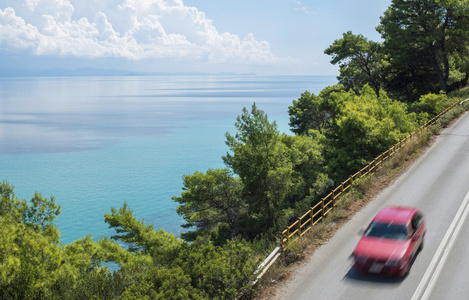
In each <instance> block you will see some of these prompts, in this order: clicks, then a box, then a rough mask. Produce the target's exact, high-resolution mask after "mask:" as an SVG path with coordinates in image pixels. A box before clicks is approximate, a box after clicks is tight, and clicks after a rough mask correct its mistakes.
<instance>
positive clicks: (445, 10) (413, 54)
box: [377, 0, 469, 98]
mask: <svg viewBox="0 0 469 300" xmlns="http://www.w3.org/2000/svg"><path fill="white" fill-rule="evenodd" d="M377 30H378V32H379V33H380V34H381V36H382V38H383V39H384V48H385V52H386V53H387V54H388V55H389V59H390V61H391V63H392V71H391V73H393V78H392V79H390V81H391V86H392V85H394V86H396V85H399V84H401V85H402V84H403V83H405V84H406V86H407V90H408V91H411V92H413V93H414V94H415V93H417V97H418V96H420V95H422V94H426V93H428V92H439V90H442V91H444V92H448V91H450V89H449V86H448V82H450V81H451V78H450V75H451V74H454V75H455V76H459V78H462V81H464V82H465V83H467V78H468V76H467V72H468V71H469V70H468V69H467V65H463V64H460V63H461V60H459V59H458V57H459V56H467V50H468V45H469V43H468V42H469V3H468V2H467V1H465V0H439V1H435V0H393V1H392V4H391V6H390V7H389V8H388V10H386V12H385V13H384V16H383V17H381V22H380V25H379V26H378V27H377ZM456 71H457V72H456ZM461 72H462V73H465V75H464V76H461ZM406 78H407V79H406ZM403 79H404V80H411V81H412V82H411V83H408V82H403ZM408 86H413V87H412V88H409V87H408ZM401 89H402V87H401ZM414 98H415V97H414Z"/></svg>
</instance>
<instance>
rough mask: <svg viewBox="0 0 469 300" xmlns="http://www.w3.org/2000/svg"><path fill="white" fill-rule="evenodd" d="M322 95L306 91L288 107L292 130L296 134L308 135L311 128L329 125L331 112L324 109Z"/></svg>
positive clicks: (317, 128)
mask: <svg viewBox="0 0 469 300" xmlns="http://www.w3.org/2000/svg"><path fill="white" fill-rule="evenodd" d="M323 102H324V101H323V99H322V98H321V97H320V96H316V95H314V94H311V93H310V92H308V91H305V92H304V93H302V94H301V97H300V98H298V100H293V103H292V105H291V106H289V107H288V115H289V116H290V123H289V125H290V130H291V131H292V132H294V133H296V134H300V135H308V134H309V131H310V130H311V129H314V130H321V129H323V128H326V127H327V126H328V117H329V114H328V112H327V111H325V110H324V107H323Z"/></svg>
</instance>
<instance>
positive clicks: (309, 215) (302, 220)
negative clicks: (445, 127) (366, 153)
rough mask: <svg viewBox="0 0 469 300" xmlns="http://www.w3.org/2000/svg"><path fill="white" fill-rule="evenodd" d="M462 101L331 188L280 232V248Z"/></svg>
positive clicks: (324, 214)
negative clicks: (354, 185)
mask: <svg viewBox="0 0 469 300" xmlns="http://www.w3.org/2000/svg"><path fill="white" fill-rule="evenodd" d="M467 100H469V99H466V100H464V101H467ZM464 101H462V102H460V103H459V102H456V103H454V104H453V105H451V106H449V107H448V108H446V109H445V110H444V111H442V112H441V113H440V114H438V115H437V116H435V117H434V118H432V119H431V120H430V121H428V122H427V123H425V124H424V125H422V126H420V127H419V128H418V129H417V130H416V131H414V132H412V133H411V134H409V135H408V136H407V137H405V138H404V139H402V140H401V141H399V142H398V143H397V144H395V145H394V146H392V147H391V148H389V149H388V150H387V151H385V152H384V153H382V154H381V155H379V156H378V157H376V158H375V159H374V160H373V161H372V162H370V163H369V164H368V165H367V166H365V167H364V168H363V169H361V170H359V171H358V172H357V173H355V174H353V175H352V176H350V177H349V178H348V179H347V180H345V181H344V182H342V183H341V184H340V185H339V186H338V187H336V188H335V189H334V190H332V192H330V193H329V194H328V195H327V196H326V197H324V198H322V199H321V200H320V201H319V202H318V203H316V204H315V205H314V206H313V207H311V208H310V209H309V211H308V212H306V213H305V214H304V215H302V216H301V217H299V218H298V220H297V221H296V222H294V223H293V224H292V225H290V226H288V227H287V228H286V229H285V230H284V231H283V232H282V236H281V247H282V250H286V249H287V248H288V246H289V244H290V242H291V241H294V240H296V239H299V238H300V237H302V236H303V235H304V234H305V233H307V232H308V231H309V230H310V229H311V228H312V227H313V226H314V225H316V224H317V223H319V222H320V221H321V220H323V219H324V218H325V216H326V215H327V214H328V213H329V212H330V211H331V210H332V209H333V208H334V207H335V206H336V205H337V202H338V201H339V199H338V198H339V197H340V196H342V195H343V194H344V193H345V192H347V191H348V190H350V189H351V188H352V186H353V184H354V182H355V181H356V180H358V179H360V178H363V177H364V176H366V175H368V174H373V173H375V172H376V171H377V170H378V169H379V167H380V166H382V164H383V163H384V162H385V161H387V160H388V159H390V158H391V157H392V156H393V155H394V154H396V153H397V152H398V151H399V150H400V149H402V147H404V146H405V145H406V144H407V143H408V142H409V141H410V139H411V138H412V137H413V136H415V135H416V134H417V133H419V132H421V131H423V130H427V129H428V128H429V127H430V126H431V125H433V124H435V123H436V122H437V121H438V119H439V118H440V117H441V116H442V115H444V114H446V113H447V112H448V111H450V110H452V109H453V108H454V107H456V106H457V105H458V104H462V103H463V102H464Z"/></svg>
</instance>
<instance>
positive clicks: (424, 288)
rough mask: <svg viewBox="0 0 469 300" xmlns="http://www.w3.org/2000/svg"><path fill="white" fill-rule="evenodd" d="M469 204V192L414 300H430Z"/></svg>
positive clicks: (413, 297)
mask: <svg viewBox="0 0 469 300" xmlns="http://www.w3.org/2000/svg"><path fill="white" fill-rule="evenodd" d="M468 203H469V191H468V192H467V194H466V197H465V198H464V200H463V202H462V204H461V206H460V207H459V209H458V212H457V213H456V216H455V217H454V219H453V222H451V225H450V227H449V228H448V231H446V234H445V237H444V238H443V240H442V242H441V243H440V246H439V247H438V250H437V251H436V253H435V255H434V256H433V259H432V261H431V263H430V265H429V266H428V268H427V270H426V271H425V274H424V275H423V277H422V280H421V281H420V283H419V285H418V286H417V289H416V290H415V292H414V295H413V296H412V298H411V299H412V300H425V299H428V297H429V296H430V293H431V291H432V289H433V286H434V285H435V283H436V279H437V277H438V275H439V273H440V272H441V269H442V267H443V264H444V262H445V261H446V258H447V257H448V254H449V251H450V249H451V247H452V246H453V244H454V242H455V240H456V237H457V235H458V234H459V231H460V230H461V227H462V223H464V220H465V219H466V217H467V215H468V213H469V205H468Z"/></svg>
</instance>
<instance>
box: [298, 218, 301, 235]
mask: <svg viewBox="0 0 469 300" xmlns="http://www.w3.org/2000/svg"><path fill="white" fill-rule="evenodd" d="M298 237H301V218H298Z"/></svg>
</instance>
